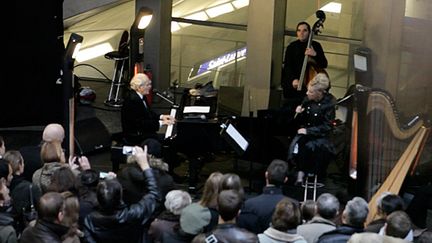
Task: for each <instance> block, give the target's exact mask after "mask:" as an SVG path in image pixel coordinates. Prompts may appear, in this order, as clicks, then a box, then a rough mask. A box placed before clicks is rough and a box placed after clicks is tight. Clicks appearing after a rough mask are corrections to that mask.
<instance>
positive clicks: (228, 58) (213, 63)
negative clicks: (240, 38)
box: [196, 47, 246, 75]
mask: <svg viewBox="0 0 432 243" xmlns="http://www.w3.org/2000/svg"><path fill="white" fill-rule="evenodd" d="M236 55H237V56H236ZM245 56H246V47H242V48H240V49H238V50H237V51H232V52H229V53H226V54H224V55H222V56H220V57H217V58H215V59H212V60H210V61H207V62H205V63H203V64H201V65H200V66H199V68H198V71H197V74H196V75H200V74H201V73H204V72H206V71H209V70H211V69H214V68H216V67H219V66H222V65H224V64H227V63H229V62H232V61H234V60H235V59H236V58H237V59H239V58H241V57H245Z"/></svg>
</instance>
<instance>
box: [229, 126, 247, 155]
mask: <svg viewBox="0 0 432 243" xmlns="http://www.w3.org/2000/svg"><path fill="white" fill-rule="evenodd" d="M226 132H227V133H228V135H229V136H230V137H231V138H232V139H234V141H235V142H236V143H237V144H238V145H239V146H240V148H242V149H243V151H246V149H247V147H248V146H249V143H248V141H246V139H245V138H244V137H243V136H242V135H241V134H240V133H239V132H238V131H237V129H235V127H234V126H233V125H231V124H229V125H228V127H227V129H226Z"/></svg>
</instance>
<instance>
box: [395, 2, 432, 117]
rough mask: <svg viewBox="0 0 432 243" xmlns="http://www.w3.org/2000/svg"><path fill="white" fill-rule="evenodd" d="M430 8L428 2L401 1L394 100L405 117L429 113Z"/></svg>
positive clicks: (431, 73) (431, 89) (431, 90)
mask: <svg viewBox="0 0 432 243" xmlns="http://www.w3.org/2000/svg"><path fill="white" fill-rule="evenodd" d="M431 9H432V2H431V1H413V0H407V1H406V3H405V17H404V20H403V23H402V24H403V26H402V29H401V30H402V34H401V35H402V43H401V49H400V69H399V70H400V71H399V80H398V88H397V94H396V100H397V101H398V102H397V105H398V109H399V110H400V111H401V113H403V114H406V116H407V117H413V116H415V115H417V114H419V113H425V114H429V115H430V113H431V109H430V108H431V107H432V96H431V95H430V94H431V93H432V85H431V81H430V80H431V77H432V69H431V62H430V57H431V56H432V48H431V46H432V33H431V32H430V30H431V28H432V15H431V14H430V10H431Z"/></svg>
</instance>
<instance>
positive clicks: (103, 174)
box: [99, 172, 108, 179]
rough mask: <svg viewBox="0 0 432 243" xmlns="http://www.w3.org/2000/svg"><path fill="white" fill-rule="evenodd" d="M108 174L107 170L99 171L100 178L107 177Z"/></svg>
mask: <svg viewBox="0 0 432 243" xmlns="http://www.w3.org/2000/svg"><path fill="white" fill-rule="evenodd" d="M107 176H108V173H107V172H99V178H100V179H105V178H106V177H107Z"/></svg>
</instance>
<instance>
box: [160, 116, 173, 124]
mask: <svg viewBox="0 0 432 243" xmlns="http://www.w3.org/2000/svg"><path fill="white" fill-rule="evenodd" d="M174 123H175V118H174V117H172V116H170V115H162V124H163V125H172V124H174Z"/></svg>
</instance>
